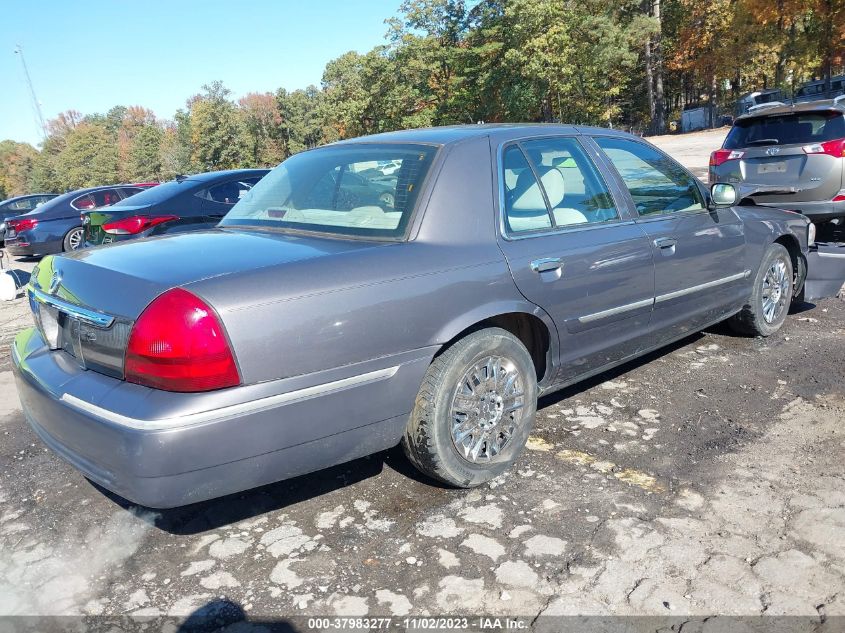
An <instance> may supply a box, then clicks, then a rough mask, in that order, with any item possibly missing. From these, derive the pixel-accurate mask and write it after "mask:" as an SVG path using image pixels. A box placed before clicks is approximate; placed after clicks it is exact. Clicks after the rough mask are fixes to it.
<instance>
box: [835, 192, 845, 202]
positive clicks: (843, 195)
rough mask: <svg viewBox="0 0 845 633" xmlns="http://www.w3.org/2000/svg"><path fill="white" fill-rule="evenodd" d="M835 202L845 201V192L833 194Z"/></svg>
mask: <svg viewBox="0 0 845 633" xmlns="http://www.w3.org/2000/svg"><path fill="white" fill-rule="evenodd" d="M833 202H845V193H840V194H837V195H835V196H833Z"/></svg>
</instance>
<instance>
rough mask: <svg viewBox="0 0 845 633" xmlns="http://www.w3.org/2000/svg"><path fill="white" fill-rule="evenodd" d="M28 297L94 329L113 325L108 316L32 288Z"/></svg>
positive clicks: (110, 317)
mask: <svg viewBox="0 0 845 633" xmlns="http://www.w3.org/2000/svg"><path fill="white" fill-rule="evenodd" d="M28 292H29V296H30V297H31V298H32V299H35V300H36V301H38V302H39V303H43V304H45V305H48V306H50V307H53V308H56V309H57V310H60V311H61V312H64V313H65V314H69V315H70V316H72V317H73V318H75V319H79V320H80V321H84V322H85V323H89V324H91V325H94V326H96V327H100V328H107V327H111V324H112V323H114V317H113V316H110V315H108V314H103V313H102V312H95V311H94V310H89V309H87V308H83V307H80V306H78V305H74V304H72V303H68V302H67V301H64V300H63V299H59V298H58V297H54V296H53V295H48V294H47V293H45V292H42V291H40V290H36V289H35V288H33V287H32V286H30V287H29V290H28Z"/></svg>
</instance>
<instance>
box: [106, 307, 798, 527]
mask: <svg viewBox="0 0 845 633" xmlns="http://www.w3.org/2000/svg"><path fill="white" fill-rule="evenodd" d="M805 305H806V306H807V307H803V306H799V309H800V310H801V311H803V310H805V309H811V308H812V307H814V306H813V304H805ZM705 333H710V334H715V335H718V336H729V337H732V338H746V337H744V336H743V335H740V334H737V333H735V332H734V331H733V330H732V329H731V328H730V326H728V325H727V323H725V322H722V323H718V324H716V325H714V326H711V327H709V328H707V329H706V330H704V332H703V333H702V332H697V333H694V334H690V335H689V336H687V337H685V338H683V339H681V340H679V341H676V342H675V343H672V344H671V345H667V346H665V347H662V348H660V349H658V350H655V351H653V352H650V353H648V354H646V355H644V356H641V357H639V358H635V359H633V360H630V361H628V362H626V363H624V364H622V365H620V366H618V367H615V368H614V369H610V370H608V371H605V372H603V373H601V374H598V375H596V376H594V377H592V378H589V379H586V380H582V381H580V382H578V383H576V384H574V385H572V386H570V387H566V388H565V389H562V390H560V391H556V392H554V393H552V394H549V395H547V396H543V397H542V398H540V401H539V402H538V405H537V408H538V410H542V409H544V408H547V407H550V406H553V405H555V404H557V403H559V402H561V401H563V400H567V399H569V398H573V397H575V396H577V395H579V394H580V393H582V392H584V391H588V390H589V389H592V388H593V387H596V386H598V385H600V384H602V383H603V382H606V381H608V380H615V379H616V378H619V377H620V376H622V375H624V374H626V373H628V372H631V371H633V370H636V369H638V368H639V367H641V366H643V365H647V364H648V363H651V362H653V361H655V360H657V359H659V358H662V357H664V356H668V355H669V354H672V353H673V352H675V351H677V350H679V349H681V348H684V347H686V346H688V345H694V344H695V343H697V342H699V341H700V340H702V339H703V338H704V336H705ZM385 467H387V468H389V469H390V470H392V471H394V472H396V473H397V474H400V475H402V476H404V477H407V478H408V479H411V480H414V481H416V482H419V483H422V484H424V485H426V486H430V487H431V488H433V489H441V490H447V489H450V487H449V486H446V485H444V484H442V483H440V482H438V481H435V480H433V479H430V478H428V477H427V476H425V475H423V474H422V473H420V472H419V471H418V470H417V469H416V468H414V466H413V465H412V464H411V463H410V462H409V461H408V459H407V458H406V457H405V455H404V453H403V451H402V449H401V447H399V446H396V447H394V448H392V449H389V450H386V451H381V452H378V453H374V454H373V455H370V456H368V457H363V458H360V459H356V460H353V461H351V462H347V463H345V464H340V465H338V466H332V467H330V468H326V469H323V470H320V471H317V472H314V473H310V474H306V475H301V476H299V477H295V478H293V479H287V480H285V481H281V482H277V483H273V484H268V485H265V486H261V487H259V488H254V489H252V490H247V491H244V492H239V493H235V494H231V495H228V496H225V497H220V498H217V499H212V500H209V501H203V502H200V503H194V504H191V505H187V506H182V507H179V508H171V509H164V510H161V509H157V510H154V512H155V515H156V519H155V526H156V527H157V528H159V529H161V530H164V531H166V532H169V533H171V534H176V535H192V534H199V533H202V532H206V531H209V530H214V529H217V528H220V527H223V526H225V525H230V524H234V523H238V522H240V521H244V520H247V519H250V518H253V517H256V516H259V515H261V514H265V513H267V512H273V511H277V510H281V509H284V508H287V507H289V506H292V505H296V504H298V503H302V502H305V501H308V500H310V499H315V498H317V497H320V496H323V495H326V494H329V493H331V492H334V491H336V490H340V489H342V488H346V487H349V486H352V485H354V484H356V483H359V482H363V481H365V480H367V479H371V478H373V477H377V476H378V475H380V474H381V473H382V471H383V470H384V468H385ZM91 483H92V485H93V486H94V487H95V488H96V489H97V490H99V491H100V492H101V493H102V494H103V495H104V496H106V497H107V498H108V499H110V500H111V501H113V502H114V503H116V504H117V505H119V506H121V507H123V508H125V509H130V508H137V506H136V504H133V503H131V502H130V501H127V500H126V499H123V498H122V497H120V496H118V495H116V494H114V493H112V492H110V491H108V490H106V489H104V488H102V487H101V486H99V485H97V484H95V483H93V482H91Z"/></svg>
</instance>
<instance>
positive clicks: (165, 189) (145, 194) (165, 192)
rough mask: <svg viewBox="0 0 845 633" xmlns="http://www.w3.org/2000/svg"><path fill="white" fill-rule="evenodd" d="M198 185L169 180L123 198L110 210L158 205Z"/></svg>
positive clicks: (186, 181)
mask: <svg viewBox="0 0 845 633" xmlns="http://www.w3.org/2000/svg"><path fill="white" fill-rule="evenodd" d="M198 184H200V183H199V181H197V180H191V179H190V178H187V179H182V180H171V181H170V182H165V183H162V184H160V185H156V186H155V187H150V188H149V189H144V190H143V191H139V192H138V193H136V194H134V195H132V196H129V197H128V198H124V199H123V200H121V201H120V202H116V203H114V204H113V205H112V208H114V207H144V206H147V205H152V204H158V203H159V202H163V201H165V200H168V199H169V198H172V197H173V196H175V195H177V194H180V193H183V192H185V191H189V190H190V189H192V188H194V187H196V186H197V185H198Z"/></svg>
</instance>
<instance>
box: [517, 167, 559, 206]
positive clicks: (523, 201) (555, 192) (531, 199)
mask: <svg viewBox="0 0 845 633" xmlns="http://www.w3.org/2000/svg"><path fill="white" fill-rule="evenodd" d="M540 174H541V176H540V180H542V181H543V188H544V189H545V190H546V195H547V196H548V197H549V204H551V205H552V208H554V207H556V206H558V205H559V204H560V203H561V202H562V201H563V194H564V191H565V186H564V182H563V175H562V174H561V173H560V171H559V170H557V169H555V168H554V167H549V168H545V171H541V172H540ZM545 208H546V203H545V201H544V200H543V194H542V193H541V192H540V187H538V186H537V181H536V180H535V179H534V174H533V173H532V172H531V170H528V169H526V170H523V171H522V173H520V174H519V178H517V179H516V187H515V190H514V201H513V209H514V210H517V211H538V210H540V209H545Z"/></svg>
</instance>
